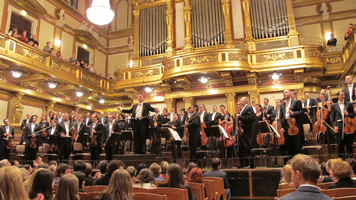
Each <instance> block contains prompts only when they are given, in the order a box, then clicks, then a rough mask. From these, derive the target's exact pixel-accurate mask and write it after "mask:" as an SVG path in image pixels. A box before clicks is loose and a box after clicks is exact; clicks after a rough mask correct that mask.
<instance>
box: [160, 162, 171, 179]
mask: <svg viewBox="0 0 356 200" xmlns="http://www.w3.org/2000/svg"><path fill="white" fill-rule="evenodd" d="M168 166H169V163H168V162H167V161H162V162H161V170H162V172H161V177H162V178H167V177H168Z"/></svg>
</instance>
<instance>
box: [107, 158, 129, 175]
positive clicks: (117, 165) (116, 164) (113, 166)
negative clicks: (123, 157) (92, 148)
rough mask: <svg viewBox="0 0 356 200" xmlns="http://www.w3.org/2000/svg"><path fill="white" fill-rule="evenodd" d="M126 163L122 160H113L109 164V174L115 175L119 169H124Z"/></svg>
mask: <svg viewBox="0 0 356 200" xmlns="http://www.w3.org/2000/svg"><path fill="white" fill-rule="evenodd" d="M124 166H125V165H124V163H123V162H122V161H120V160H112V161H111V162H110V163H109V164H108V174H110V175H111V174H112V173H114V172H115V171H116V170H117V169H124Z"/></svg>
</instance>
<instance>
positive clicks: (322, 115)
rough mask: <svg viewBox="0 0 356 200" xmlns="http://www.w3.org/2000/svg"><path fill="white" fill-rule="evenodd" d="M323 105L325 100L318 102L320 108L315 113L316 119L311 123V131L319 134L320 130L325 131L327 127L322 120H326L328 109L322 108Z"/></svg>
mask: <svg viewBox="0 0 356 200" xmlns="http://www.w3.org/2000/svg"><path fill="white" fill-rule="evenodd" d="M324 105H325V100H323V101H322V102H320V109H319V110H318V112H317V113H316V119H317V120H316V122H315V123H314V125H313V132H314V133H315V134H319V133H320V132H323V133H325V132H326V130H327V127H326V126H325V125H324V123H323V121H324V120H326V118H327V117H328V115H329V113H328V111H326V110H324Z"/></svg>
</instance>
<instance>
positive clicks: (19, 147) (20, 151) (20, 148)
mask: <svg viewBox="0 0 356 200" xmlns="http://www.w3.org/2000/svg"><path fill="white" fill-rule="evenodd" d="M16 152H17V155H16V159H17V160H23V159H22V158H24V157H25V154H24V152H25V145H17V146H16Z"/></svg>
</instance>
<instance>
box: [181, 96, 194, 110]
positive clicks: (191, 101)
mask: <svg viewBox="0 0 356 200" xmlns="http://www.w3.org/2000/svg"><path fill="white" fill-rule="evenodd" d="M194 100H195V98H194V97H184V98H183V101H184V107H185V109H186V110H187V109H188V108H189V106H192V105H193V104H194Z"/></svg>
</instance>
